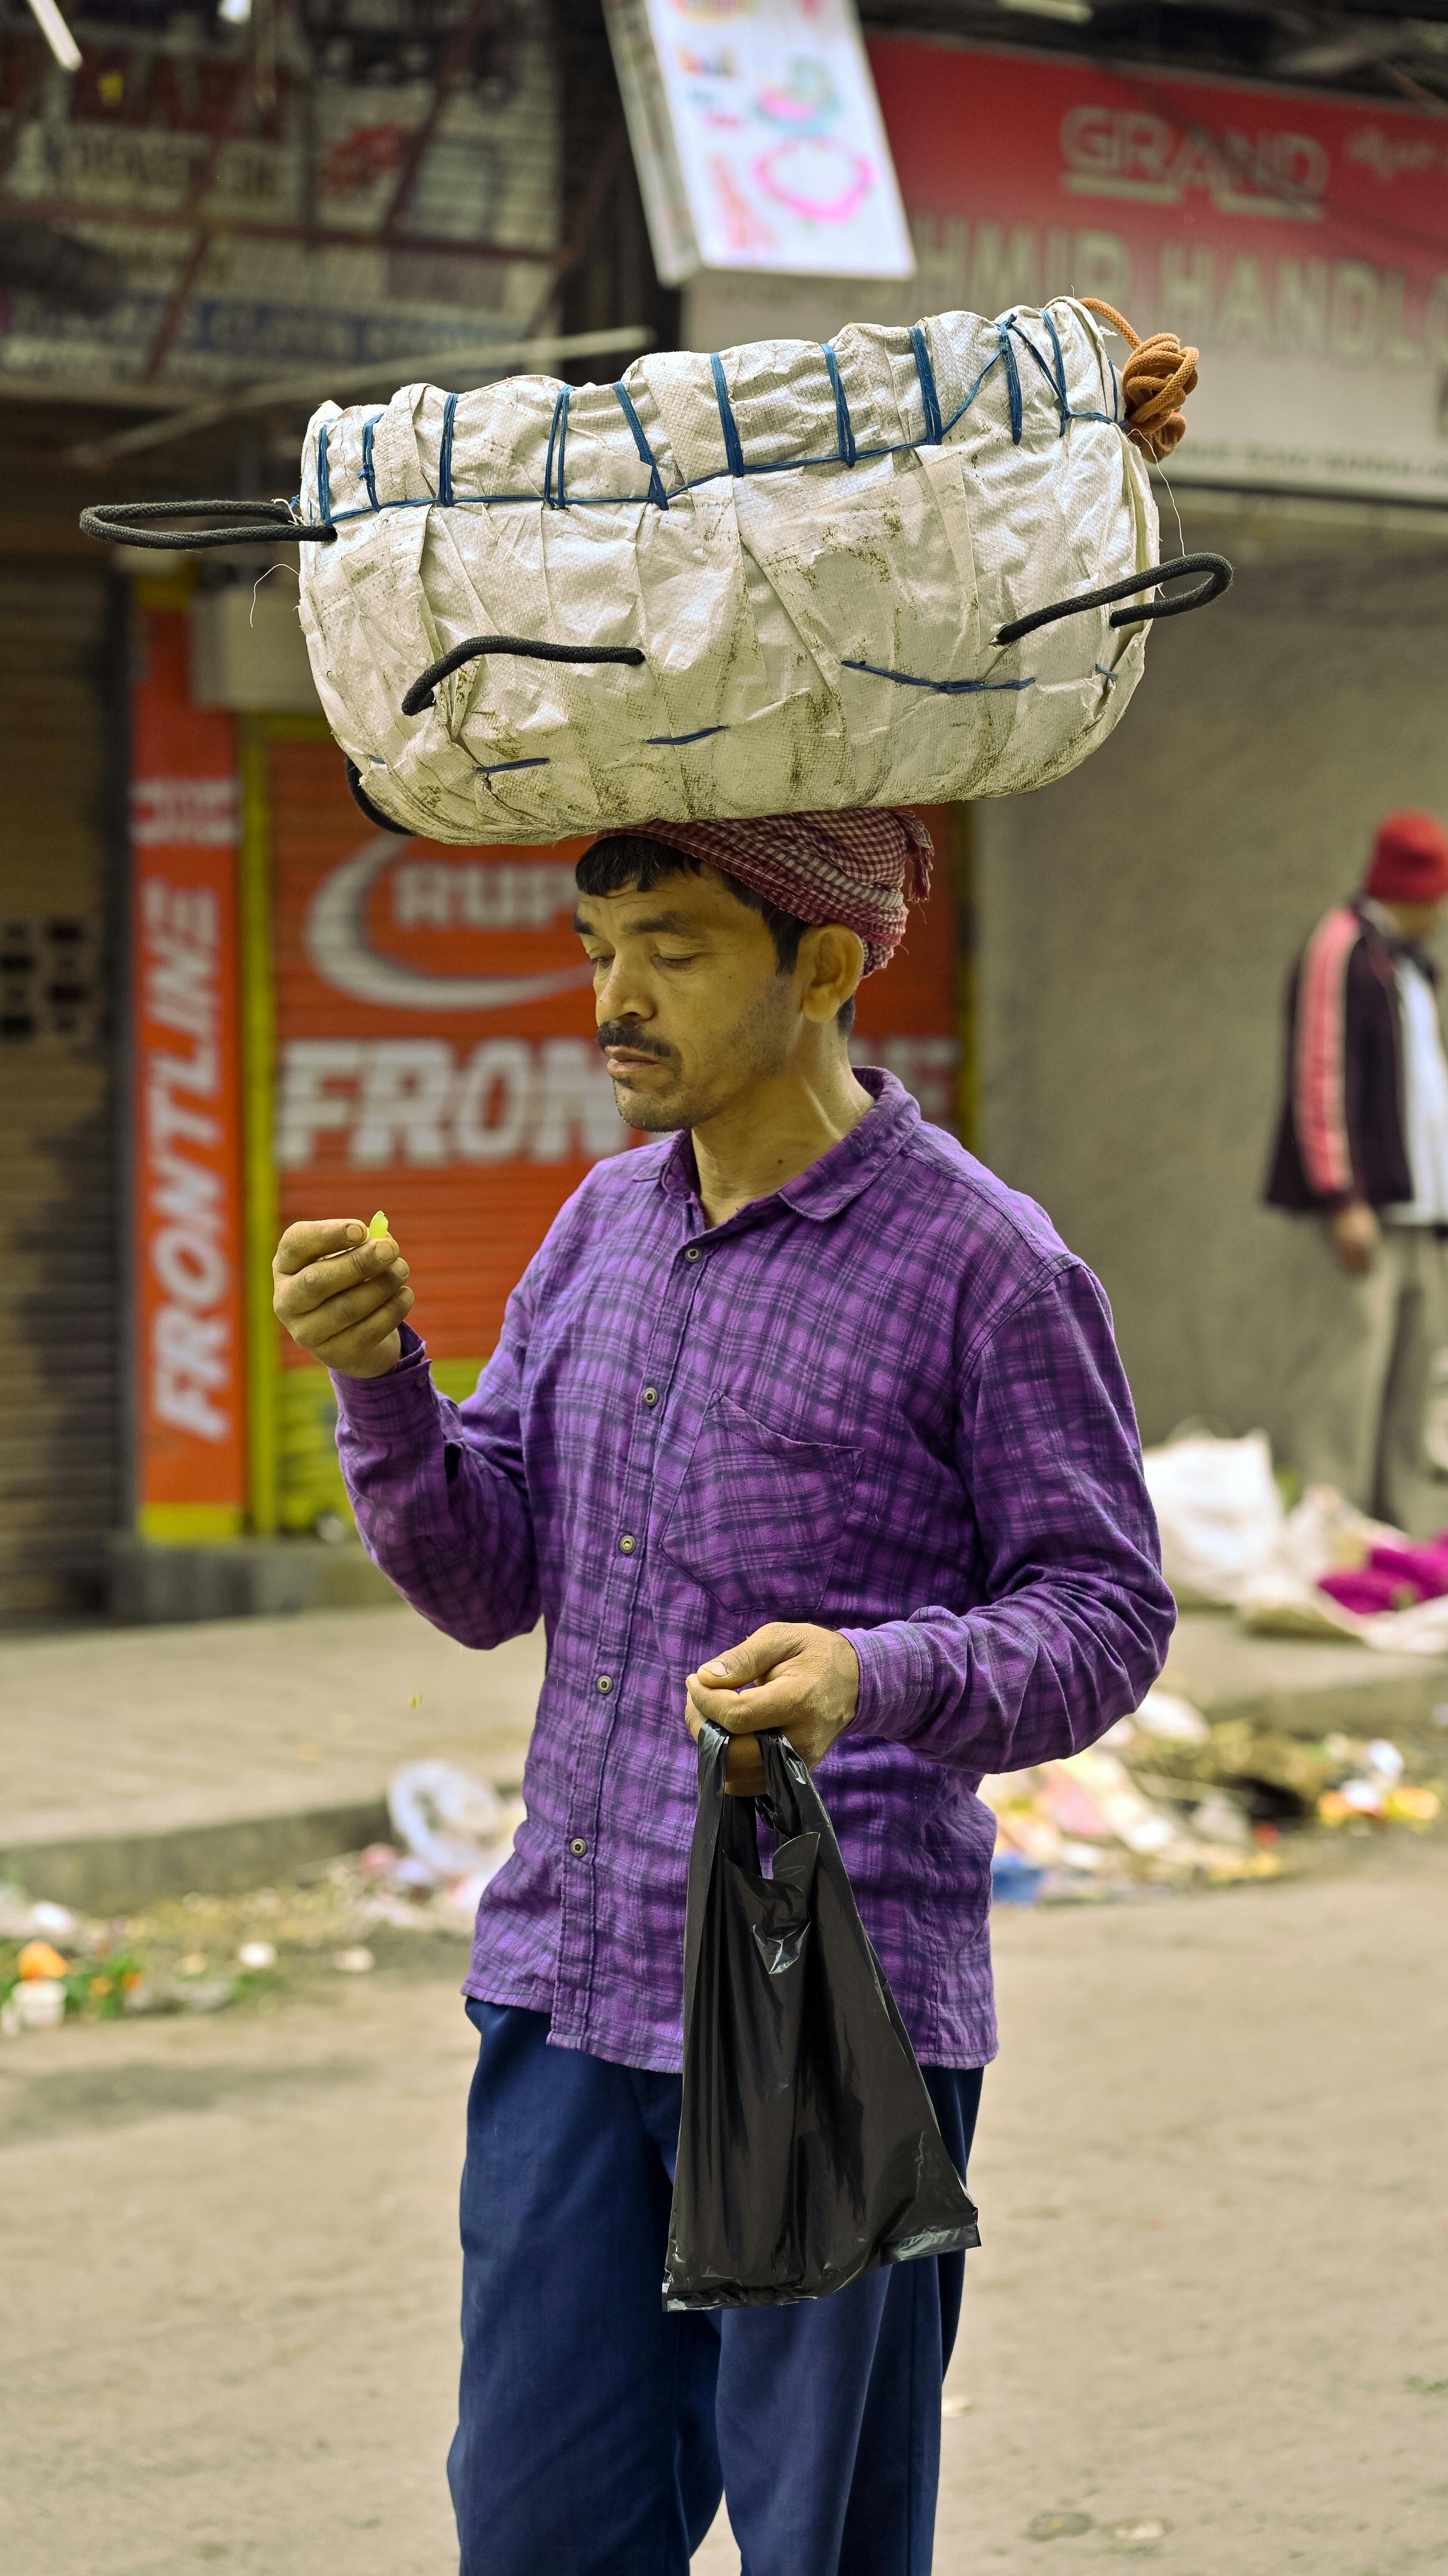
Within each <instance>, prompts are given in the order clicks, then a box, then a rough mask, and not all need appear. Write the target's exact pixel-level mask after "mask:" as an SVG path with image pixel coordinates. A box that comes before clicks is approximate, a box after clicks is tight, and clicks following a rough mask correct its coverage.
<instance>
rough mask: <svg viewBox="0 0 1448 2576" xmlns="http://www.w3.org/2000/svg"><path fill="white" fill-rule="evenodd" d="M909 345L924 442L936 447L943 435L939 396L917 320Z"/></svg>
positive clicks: (912, 327) (911, 331) (933, 370)
mask: <svg viewBox="0 0 1448 2576" xmlns="http://www.w3.org/2000/svg"><path fill="white" fill-rule="evenodd" d="M910 346H911V348H912V349H913V350H914V352H915V372H916V374H917V376H918V377H919V378H920V399H921V402H922V403H923V404H924V406H925V444H926V446H927V447H938V446H939V445H940V442H941V440H942V439H943V438H944V436H945V432H944V430H943V429H942V428H941V426H940V396H939V394H938V393H937V392H936V390H935V369H934V368H933V366H932V365H931V363H930V349H929V345H928V343H927V341H926V337H925V333H924V332H923V330H922V329H921V327H920V324H919V323H918V322H915V323H912V325H911V329H910Z"/></svg>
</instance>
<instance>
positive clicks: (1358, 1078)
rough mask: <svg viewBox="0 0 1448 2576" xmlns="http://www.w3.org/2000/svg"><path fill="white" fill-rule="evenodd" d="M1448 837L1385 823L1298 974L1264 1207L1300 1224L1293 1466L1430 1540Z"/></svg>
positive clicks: (1440, 1368)
mask: <svg viewBox="0 0 1448 2576" xmlns="http://www.w3.org/2000/svg"><path fill="white" fill-rule="evenodd" d="M1445 901H1448V834H1445V832H1444V829H1443V826H1442V824H1441V823H1440V822H1439V821H1438V820H1437V818H1436V817H1435V816H1434V815H1432V814H1420V813H1413V812H1404V813H1400V814H1389V815H1388V817H1387V819H1386V820H1385V821H1384V822H1383V823H1382V824H1381V825H1380V827H1379V830H1378V834H1377V838H1376V840H1375V841H1374V843H1373V854H1372V862H1371V865H1370V867H1369V869H1368V875H1367V882H1366V884H1365V886H1364V888H1363V891H1362V893H1361V894H1360V895H1358V896H1357V897H1356V899H1355V900H1354V901H1353V902H1352V903H1342V904H1335V905H1334V906H1333V908H1332V910H1331V911H1330V912H1329V913H1327V914H1325V915H1324V917H1323V919H1322V920H1321V921H1320V922H1319V923H1318V925H1317V928H1316V930H1315V931H1314V932H1313V934H1312V937H1311V938H1310V939H1309V941H1308V943H1307V946H1306V947H1305V949H1304V950H1303V952H1302V954H1301V956H1300V957H1299V958H1298V960H1297V962H1296V964H1295V965H1294V967H1293V970H1292V975H1291V978H1290V981H1289V984H1288V992H1287V1063H1286V1097H1285V1100H1284V1102H1283V1108H1282V1118H1281V1124H1280V1126H1279V1129H1278V1136H1277V1147H1276V1152H1275V1154H1274V1156H1273V1160H1272V1168H1271V1173H1270V1175H1269V1179H1268V1184H1267V1198H1268V1202H1269V1204H1270V1205H1271V1206H1273V1207H1279V1208H1284V1209H1286V1210H1288V1211H1289V1212H1290V1213H1291V1214H1293V1215H1296V1216H1299V1217H1301V1216H1309V1217H1311V1218H1313V1219H1314V1220H1315V1222H1314V1223H1312V1224H1311V1225H1310V1226H1304V1227H1302V1228H1301V1230H1300V1231H1301V1237H1302V1240H1301V1248H1300V1260H1299V1262H1298V1265H1297V1269H1296V1272H1295V1274H1294V1281H1293V1286H1294V1290H1295V1296H1296V1311H1297V1312H1298V1313H1299V1314H1300V1316H1301V1321H1302V1329H1301V1335H1300V1342H1299V1362H1298V1368H1297V1371H1296V1375H1295V1383H1294V1386H1293V1390H1292V1398H1291V1402H1292V1411H1293V1414H1294V1416H1295V1421H1296V1436H1295V1442H1294V1447H1295V1455H1294V1458H1293V1461H1292V1463H1293V1465H1294V1466H1296V1467H1297V1468H1298V1469H1299V1470H1300V1472H1301V1473H1302V1475H1303V1476H1304V1477H1305V1478H1306V1480H1307V1482H1308V1483H1309V1484H1325V1485H1334V1486H1336V1487H1337V1489H1338V1491H1339V1492H1340V1493H1343V1494H1346V1495H1347V1497H1348V1498H1349V1500H1350V1501H1352V1502H1354V1503H1356V1504H1357V1505H1358V1506H1359V1508H1360V1509H1361V1510H1363V1511H1372V1512H1376V1513H1378V1514H1380V1515H1381V1516H1382V1518H1384V1519H1385V1520H1389V1521H1393V1522H1395V1523H1396V1524H1397V1526H1398V1527H1399V1528H1400V1529H1406V1530H1410V1531H1412V1532H1413V1534H1414V1535H1415V1536H1417V1537H1427V1536H1429V1535H1431V1534H1432V1533H1434V1532H1436V1531H1437V1530H1439V1529H1441V1528H1442V1527H1443V1526H1444V1524H1445V1522H1448V1059H1445V1056H1444V1048H1443V1033H1442V1027H1441V1024H1440V1020H1439V1015H1438V996H1437V982H1438V975H1437V968H1436V967H1435V965H1434V964H1433V962H1432V960H1431V958H1429V957H1428V955H1427V954H1426V953H1425V951H1424V949H1423V947H1422V945H1421V943H1422V941H1423V940H1424V939H1425V938H1426V937H1427V936H1428V934H1429V933H1430V932H1431V931H1432V929H1433V928H1434V926H1435V924H1436V923H1437V922H1438V920H1439V919H1440V917H1441V915H1442V912H1443V908H1444V903H1445Z"/></svg>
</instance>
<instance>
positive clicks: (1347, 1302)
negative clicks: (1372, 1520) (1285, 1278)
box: [1288, 1217, 1448, 1538]
mask: <svg viewBox="0 0 1448 2576" xmlns="http://www.w3.org/2000/svg"><path fill="white" fill-rule="evenodd" d="M1292 1233H1293V1236H1294V1238H1295V1242H1294V1247H1293V1256H1292V1260H1291V1262H1290V1265H1289V1279H1290V1282H1291V1288H1290V1293H1291V1294H1292V1296H1293V1299H1294V1314H1295V1317H1296V1330H1295V1332H1294V1334H1293V1337H1292V1338H1293V1340H1294V1343H1295V1346H1296V1348H1295V1359H1294V1365H1293V1369H1292V1383H1291V1386H1290V1389H1289V1405H1288V1418H1289V1420H1290V1421H1291V1423H1292V1425H1293V1439H1292V1453H1291V1463H1292V1465H1293V1466H1295V1467H1296V1468H1297V1469H1298V1470H1299V1472H1300V1474H1301V1475H1302V1478H1303V1481H1304V1483H1306V1484H1309V1485H1335V1486H1336V1488H1337V1490H1338V1492H1339V1493H1340V1494H1345V1495H1346V1496H1347V1498H1348V1500H1349V1502H1352V1503H1356V1504H1357V1506H1358V1508H1359V1510H1360V1511H1365V1512H1372V1513H1374V1514H1376V1516H1377V1517H1378V1518H1379V1519H1381V1520H1385V1521H1392V1522H1393V1523H1394V1524H1395V1525H1396V1527H1397V1528H1399V1529H1404V1530H1408V1531H1410V1532H1411V1533H1412V1535H1413V1536H1414V1537H1415V1538H1429V1537H1432V1536H1433V1535H1434V1534H1435V1533H1436V1532H1437V1531H1439V1530H1441V1529H1444V1528H1448V1243H1442V1242H1440V1241H1439V1239H1438V1237H1437V1236H1436V1234H1435V1233H1434V1232H1433V1229H1432V1228H1431V1226H1415V1225H1400V1226H1385V1227H1384V1229H1383V1237H1382V1242H1381V1244H1380V1245H1379V1248H1378V1253H1377V1257H1376V1259H1375V1260H1374V1263H1373V1266H1372V1269H1371V1270H1370V1271H1369V1272H1368V1273H1367V1275H1366V1277H1365V1278H1362V1279H1350V1278H1349V1277H1348V1276H1347V1274H1346V1272H1345V1271H1343V1270H1341V1269H1339V1267H1338V1263H1337V1257H1336V1255H1335V1253H1334V1251H1333V1248H1332V1239H1331V1237H1330V1235H1329V1234H1328V1231H1327V1228H1326V1226H1325V1225H1322V1224H1320V1223H1319V1222H1318V1220H1317V1219H1316V1218H1315V1217H1302V1218H1299V1219H1297V1220H1295V1221H1294V1223H1293V1227H1292Z"/></svg>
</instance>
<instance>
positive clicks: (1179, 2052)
mask: <svg viewBox="0 0 1448 2576" xmlns="http://www.w3.org/2000/svg"><path fill="white" fill-rule="evenodd" d="M1444 1858H1445V1851H1444V1846H1443V1844H1442V1843H1441V1842H1435V1843H1416V1842H1413V1841H1411V1840H1409V1839H1407V1838H1406V1837H1400V1838H1398V1839H1395V1840H1394V1841H1393V1843H1392V1844H1391V1845H1388V1846H1383V1847H1373V1848H1370V1849H1369V1848H1366V1847H1364V1846H1359V1847H1357V1848H1355V1849H1354V1850H1352V1851H1351V1852H1350V1853H1347V1854H1345V1855H1344V1859H1343V1863H1342V1864H1341V1865H1340V1866H1339V1867H1338V1868H1337V1869H1336V1870H1335V1871H1334V1874H1332V1875H1330V1876H1327V1877H1318V1878H1315V1879H1312V1880H1310V1881H1308V1882H1306V1883H1303V1884H1297V1885H1288V1886H1275V1887H1260V1888H1252V1889H1245V1890H1240V1891H1238V1892H1236V1893H1235V1894H1232V1895H1218V1896H1192V1897H1178V1898H1171V1899H1162V1900H1159V1901H1153V1902H1149V1903H1146V1904H1144V1905H1129V1906H1121V1907H1114V1908H1109V1909H1102V1910H1100V1911H1093V1910H1085V1909H1073V1910H1070V1911H1064V1912H1057V1913H1052V1914H1047V1915H1026V1914H1013V1913H1007V1914H1005V1915H1004V1917H1002V1918H1000V1919H999V1922H998V1951H999V1961H1000V1979H1001V1988H1002V1999H1003V2009H1004V2022H1005V2032H1006V2054H1005V2056H1004V2058H1003V2060H1002V2061H1001V2063H1000V2065H999V2067H998V2068H997V2069H996V2070H995V2071H994V2072H993V2073H992V2075H991V2076H990V2078H989V2079H988V2083H987V2089H986V2097H985V2111H984V2117H983V2124H982V2131H981V2138H980V2148H979V2154H978V2157H977V2161H976V2164H975V2167H974V2170H973V2175H972V2180H973V2183H974V2186H975V2189H976V2193H977V2196H978V2198H979V2200H980V2203H981V2208H982V2224H983V2228H984V2233H985V2247H984V2250H983V2252H982V2253H981V2254H980V2255H979V2256H978V2257H974V2258H972V2261H971V2265H970V2279H969V2282H968V2285H967V2294H966V2323H965V2331H964V2337H963V2345H962V2350H961V2352H960V2354H959V2355H958V2358H957V2363H956V2366H955V2369H954V2371H953V2373H952V2380H951V2389H952V2393H953V2394H955V2395H959V2396H963V2397H968V2398H969V2399H970V2400H971V2401H972V2402H971V2407H970V2410H969V2411H967V2412H964V2413H960V2414H952V2415H951V2416H950V2418H949V2419H948V2420H947V2421H946V2423H945V2425H944V2428H943V2429H944V2444H945V2459H946V2469H945V2490H944V2497H943V2505H942V2525H941V2537H940V2544H939V2547H938V2550H937V2555H936V2566H937V2570H939V2571H950V2576H954V2572H955V2571H962V2576H964V2571H967V2570H975V2569H1001V2570H1003V2571H1009V2576H1071V2571H1072V2570H1073V2569H1075V2570H1077V2571H1079V2576H1085V2571H1086V2570H1087V2569H1089V2568H1093V2567H1101V2568H1104V2567H1105V2566H1106V2564H1107V2563H1108V2562H1111V2563H1113V2564H1114V2563H1115V2562H1116V2561H1117V2560H1118V2559H1120V2558H1121V2557H1123V2556H1125V2557H1133V2556H1139V2557H1141V2558H1142V2559H1144V2560H1152V2561H1154V2562H1155V2563H1156V2564H1158V2565H1159V2566H1160V2567H1161V2568H1162V2569H1163V2570H1166V2571H1169V2576H1285V2571H1289V2570H1290V2569H1292V2568H1293V2567H1295V2566H1298V2565H1300V2566H1301V2567H1302V2568H1303V2570H1304V2576H1308V2571H1310V2576H1410V2571H1411V2576H1417V2571H1427V2570H1429V2569H1433V2570H1437V2569H1440V2568H1441V2567H1442V2566H1443V2565H1444V2563H1445V2558H1448V2279H1445V2275H1448V2180H1445V2166H1444V2157H1443V2152H1442V2141H1443V2137H1444V2134H1445V2121H1444V2112H1445V2108H1448V2104H1445V2098H1444V2078H1443V2067H1444V2059H1445V2050H1444V2042H1445V2037H1448V2030H1445V2023H1448V1981H1445V1979H1444V1976H1443V1969H1442V1962H1443V1959H1444V1956H1445V1948H1448V1877H1445V1870H1444ZM424 1951H425V1952H426V1954H427V1956H426V1959H424V1956H423V1953H424ZM451 1989H452V1971H451V1967H450V1966H445V1965H442V1964H440V1963H439V1961H438V1959H437V1956H436V1952H435V1950H434V1948H433V1945H431V1944H423V1945H420V1948H419V1954H418V1961H417V1965H416V1967H415V1969H414V1970H413V1971H412V1972H411V1973H408V1972H407V1971H405V1970H403V1969H394V1968H388V1969H383V1970H379V1972H378V1973H377V1974H375V1975H374V1976H372V1977H370V1978H353V1979H347V1978H341V1977H339V1978H337V1979H336V1980H335V1983H334V1984H333V1985H331V1986H326V1987H324V1988H323V1989H322V1990H321V1991H320V1993H318V1990H317V1989H316V1988H315V1987H312V1988H309V1989H308V1990H307V1991H306V1993H305V1995H304V1996H303V1998H302V1999H300V2000H294V2001H290V2002H288V2001H283V2002H282V2003H280V2004H279V2005H278V2007H277V2008H276V2009H275V2011H274V2012H273V2013H272V2014H270V2015H269V2016H262V2015H260V2014H258V2013H256V2012H254V2011H253V2012H251V2013H247V2014H243V2013H237V2014H235V2015H232V2016H230V2017H227V2016H222V2017H220V2018H217V2019H214V2020H205V2021H190V2020H188V2021H183V2022H169V2023H167V2022H162V2023H149V2024H136V2025H113V2026H109V2027H106V2026H101V2027H88V2028H71V2029H68V2030H66V2031H64V2032H61V2033H57V2034H53V2035H50V2034H47V2035H40V2034H32V2035H30V2036H27V2037H25V2038H22V2039H17V2040H14V2041H11V2042H7V2043H4V2044H3V2045H0V2279H3V2281H4V2283H5V2295H4V2298H3V2301H0V2374H3V2385H4V2387H5V2389H6V2391H7V2402H6V2405H5V2408H4V2410H3V2421H0V2565H3V2567H4V2568H5V2570H6V2576H196V2571H197V2570H199V2569H203V2568H206V2567H209V2566H212V2565H215V2566H217V2567H218V2568H221V2569H223V2570H224V2569H226V2568H234V2569H237V2570H252V2571H256V2576H447V2571H448V2570H449V2568H450V2567H452V2566H453V2565H454V2564H455V2561H454V2559H453V2556H452V2552H451V2549H450V2540H449V2524H448V2515H447V2507H446V2500H445V2495H444V2490H443V2483H442V2459H443V2453H444V2450H445V2447H446V2442H447V2437H448V2433H449V2429H450V2424H449V2409H450V2403H451V2393H452V2379H453V2370H454V2360H455V2325H454V2308H455V2294H456V2264H455V2257H454V2249H453V2236H452V2226H453V2211H452V2202H453V2191H454V2184H455V2178H456V2177H455V2168H456V2164H457V2159H458V2145H459V2135H460V2120H461V2112H462V2101H463V2092H464V2087H465V2083H466V2079H467V2073H468V2062H469V2056H470V2047H469V2034H468V2032H467V2030H466V2026H465V2024H464V2022H463V2017H462V2013H461V2009H460V2006H459V2005H458V2003H457V2001H456V1998H455V1995H454V1993H453V1992H452V1990H451ZM1052 2514H1056V2515H1060V2516H1064V2517H1068V2518H1069V2517H1071V2516H1075V2517H1089V2519H1090V2524H1091V2527H1090V2528H1089V2529H1087V2530H1084V2531H1076V2530H1073V2529H1072V2528H1071V2527H1070V2523H1069V2520H1068V2524H1067V2528H1066V2529H1065V2530H1063V2531H1060V2532H1059V2533H1058V2535H1057V2536H1056V2537H1054V2538H1052V2539H1051V2540H1050V2541H1049V2542H1048V2543H1047V2542H1045V2541H1042V2540H1038V2539H1033V2538H1030V2537H1027V2534H1028V2531H1029V2528H1030V2526H1031V2524H1032V2523H1033V2522H1034V2521H1036V2520H1037V2518H1038V2517H1040V2516H1043V2515H1045V2516H1050V2515H1052ZM1161 2523H1165V2524H1168V2525H1169V2526H1170V2528H1169V2529H1168V2530H1167V2531H1166V2533H1165V2534H1164V2536H1162V2537H1160V2538H1159V2539H1152V2538H1149V2537H1146V2536H1144V2535H1145V2533H1146V2532H1147V2531H1149V2530H1150V2529H1152V2528H1153V2527H1154V2526H1156V2525H1158V2524H1161ZM1115 2526H1125V2528H1126V2529H1127V2530H1132V2529H1136V2530H1139V2531H1141V2532H1142V2533H1143V2536H1142V2537H1139V2538H1130V2537H1126V2536H1124V2533H1123V2534H1117V2533H1116V2532H1115V2530H1114V2527H1115ZM695 2564H696V2568H698V2569H702V2570H707V2571H708V2576H725V2572H726V2571H735V2570H737V2567H738V2557H737V2553H736V2552H734V2551H733V2550H732V2549H731V2547H730V2545H729V2543H728V2540H727V2535H726V2534H725V2533H724V2532H723V2531H722V2530H721V2531H720V2532H719V2533H718V2534H716V2535H715V2537H714V2538H712V2539H711V2540H710V2542H709V2543H708V2544H707V2545H706V2547H705V2549H704V2550H703V2551H702V2552H701V2553H700V2556H699V2558H698V2559H697V2560H696V2562H695ZM559 2576H568V2571H567V2570H560V2571H559Z"/></svg>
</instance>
